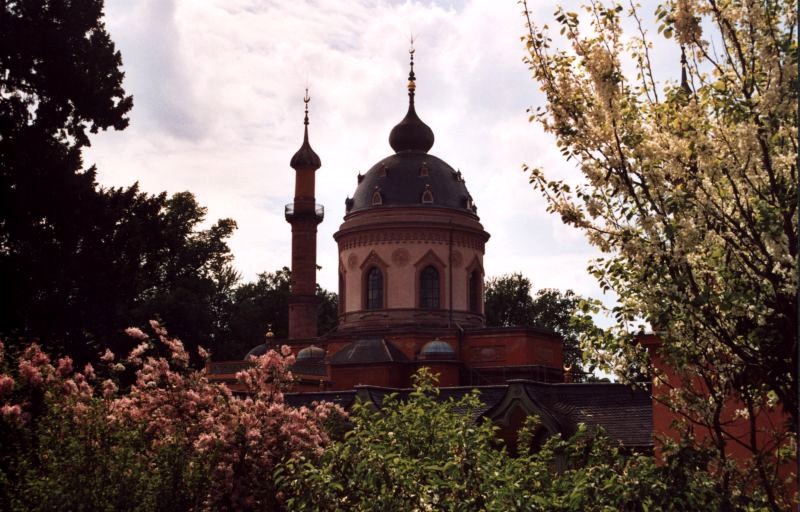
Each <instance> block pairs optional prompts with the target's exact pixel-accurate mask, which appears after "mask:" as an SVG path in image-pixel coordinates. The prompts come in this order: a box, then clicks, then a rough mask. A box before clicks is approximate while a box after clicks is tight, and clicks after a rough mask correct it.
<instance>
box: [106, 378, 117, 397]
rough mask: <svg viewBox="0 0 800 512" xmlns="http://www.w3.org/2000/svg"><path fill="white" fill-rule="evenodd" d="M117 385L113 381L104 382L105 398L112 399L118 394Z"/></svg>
mask: <svg viewBox="0 0 800 512" xmlns="http://www.w3.org/2000/svg"><path fill="white" fill-rule="evenodd" d="M117 389H118V388H117V384H116V383H115V382H114V381H113V380H111V379H106V380H104V381H103V398H105V399H110V398H112V397H113V396H114V395H115V394H116V393H117Z"/></svg>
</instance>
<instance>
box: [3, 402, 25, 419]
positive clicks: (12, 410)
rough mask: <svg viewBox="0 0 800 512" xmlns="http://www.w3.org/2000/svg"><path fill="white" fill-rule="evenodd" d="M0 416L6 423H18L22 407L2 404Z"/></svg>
mask: <svg viewBox="0 0 800 512" xmlns="http://www.w3.org/2000/svg"><path fill="white" fill-rule="evenodd" d="M0 414H2V415H3V418H5V419H6V421H9V422H13V423H19V422H20V420H21V419H22V407H20V406H19V404H14V405H9V404H3V407H0Z"/></svg>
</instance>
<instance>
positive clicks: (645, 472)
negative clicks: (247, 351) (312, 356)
mask: <svg viewBox="0 0 800 512" xmlns="http://www.w3.org/2000/svg"><path fill="white" fill-rule="evenodd" d="M437 394H438V390H437V388H436V386H435V379H433V378H432V377H431V375H430V373H428V372H426V371H425V370H422V371H421V372H420V373H418V374H417V376H416V384H415V388H414V390H413V392H412V393H410V395H409V396H408V397H407V398H406V399H401V397H399V396H397V395H395V396H389V397H387V398H386V399H385V400H384V402H383V405H382V407H381V409H380V410H378V411H376V410H373V409H372V408H370V407H369V406H367V405H365V404H359V405H357V406H355V407H354V410H353V411H352V413H351V415H350V421H351V422H352V426H353V428H352V430H350V431H349V432H348V433H347V434H346V435H345V437H344V439H343V440H342V441H335V442H333V443H332V444H331V445H329V446H328V447H327V449H326V450H325V452H324V453H323V455H322V456H321V458H319V459H305V458H303V457H300V458H297V459H292V460H290V461H288V463H287V464H285V465H284V466H283V467H282V468H280V469H279V470H278V472H277V474H278V481H279V484H280V485H281V487H282V490H283V492H284V493H285V494H286V496H287V504H288V507H289V508H290V509H291V510H359V511H383V510H409V511H413V510H497V511H501V510H503V511H505V510H525V511H593V510H598V511H599V510H622V511H644V510H676V511H677V510H715V509H718V508H719V498H718V494H717V490H716V484H715V482H714V481H713V480H712V479H711V478H710V475H709V473H708V472H707V471H706V465H707V463H708V460H709V458H708V457H707V454H706V453H704V452H702V451H696V450H694V449H692V448H691V447H689V446H686V445H680V446H678V445H676V446H673V447H670V448H669V450H668V451H667V454H666V457H665V458H666V464H664V465H657V464H656V463H655V461H654V459H653V457H652V456H650V455H648V454H631V453H626V451H625V450H623V449H622V448H620V447H619V445H618V444H616V443H615V442H613V441H612V440H610V439H608V438H607V437H606V436H605V435H604V434H603V433H602V432H598V431H593V430H590V429H587V428H586V427H584V426H581V427H580V428H579V429H578V430H577V432H575V434H574V435H573V436H571V437H570V438H569V439H562V438H561V437H560V436H558V435H555V436H551V437H550V438H549V439H548V440H547V441H546V442H545V443H544V445H543V446H542V447H541V449H538V448H539V447H538V446H537V445H535V444H534V443H533V440H534V439H535V438H537V437H539V436H538V433H539V432H540V431H541V429H542V428H544V427H543V426H542V425H541V424H540V423H539V422H538V420H536V419H535V418H532V419H530V420H529V421H528V424H527V425H526V426H525V428H524V429H523V431H522V433H521V434H520V437H519V445H520V447H522V448H521V449H520V452H521V453H520V454H519V455H518V456H516V457H512V456H511V455H509V453H508V451H507V450H506V449H505V448H504V447H503V446H502V442H501V441H499V440H498V437H497V435H496V429H495V427H493V426H492V425H491V424H490V423H489V422H488V421H481V418H476V417H475V415H474V413H475V412H476V411H479V410H480V406H481V404H480V396H479V394H478V393H477V392H475V393H472V394H469V395H466V396H465V397H463V398H462V399H460V400H457V401H456V400H452V399H450V400H447V401H440V400H438V399H437ZM473 420H474V421H473ZM525 447H535V448H537V450H528V449H526V448H525ZM758 500H759V498H758V497H754V496H750V497H747V498H746V499H745V498H743V499H742V501H741V502H739V503H738V504H737V508H736V509H737V510H756V509H758V506H759V504H760V502H759V501H758Z"/></svg>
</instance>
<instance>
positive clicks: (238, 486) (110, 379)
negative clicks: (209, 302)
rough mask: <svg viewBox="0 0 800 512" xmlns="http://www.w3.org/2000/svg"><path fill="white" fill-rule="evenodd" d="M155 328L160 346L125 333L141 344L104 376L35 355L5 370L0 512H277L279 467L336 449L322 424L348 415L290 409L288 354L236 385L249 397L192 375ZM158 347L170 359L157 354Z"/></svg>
mask: <svg viewBox="0 0 800 512" xmlns="http://www.w3.org/2000/svg"><path fill="white" fill-rule="evenodd" d="M152 328H153V330H154V331H155V334H156V337H157V345H156V344H155V343H153V342H152V341H151V340H150V338H149V337H148V336H147V335H146V334H144V333H143V332H142V331H140V330H139V329H136V328H132V329H128V334H129V335H131V336H133V337H134V338H136V339H138V340H139V342H140V344H139V345H138V346H137V347H136V348H134V349H133V350H132V351H131V352H130V354H128V356H127V357H126V358H124V359H117V358H116V357H115V356H114V354H113V353H111V352H110V351H106V353H105V354H104V355H103V356H102V360H103V362H104V363H105V364H106V365H107V367H105V368H103V370H102V371H97V372H96V371H95V369H94V368H93V367H92V366H91V365H87V366H86V367H85V368H84V369H83V370H82V371H76V370H75V369H74V368H72V361H71V359H70V358H68V357H65V358H62V359H60V360H59V361H58V363H57V364H53V363H51V361H50V358H49V356H47V355H46V354H45V353H44V352H42V351H41V350H40V349H39V347H38V346H36V345H31V346H30V347H28V348H27V349H26V350H25V351H24V352H23V353H22V354H21V355H20V356H19V357H18V358H17V360H16V361H14V360H13V358H12V359H0V404H2V406H0V414H2V419H0V436H2V439H3V440H4V442H3V444H2V448H0V508H2V509H4V510H14V509H18V510H33V509H50V510H55V509H59V510H81V509H87V508H91V509H92V510H101V509H108V510H134V509H135V510H151V509H160V510H163V509H170V510H189V509H191V510H201V509H202V510H205V509H209V510H211V509H213V510H248V509H264V508H274V507H277V506H278V501H277V498H276V493H275V488H274V485H273V480H272V478H271V475H272V472H273V470H274V468H275V466H276V465H277V463H278V462H280V461H281V460H283V459H287V458H293V457H298V456H300V455H303V456H304V457H306V458H311V459H313V458H314V457H316V456H318V455H319V454H320V453H321V451H322V449H323V447H324V446H325V445H326V444H327V442H328V436H327V434H326V431H325V429H324V428H323V423H324V422H325V421H326V419H327V418H328V417H329V415H331V414H332V413H337V414H338V413H341V410H339V409H337V408H335V407H333V406H331V405H329V404H320V405H317V406H316V407H315V408H314V409H308V408H305V407H301V408H293V407H290V406H288V405H286V404H285V403H284V400H283V392H284V390H285V388H286V386H287V385H288V383H289V382H290V381H291V374H290V372H289V371H288V367H289V365H291V364H292V363H293V357H292V356H291V355H289V350H288V348H287V347H284V349H283V350H282V352H281V353H280V354H279V353H277V352H274V351H270V352H269V353H268V354H266V355H264V356H262V357H260V358H257V359H254V360H253V363H254V364H253V366H252V367H251V368H249V369H248V370H246V371H243V372H240V373H239V374H238V375H237V378H238V379H239V381H240V383H242V384H243V385H244V386H245V387H246V389H247V391H248V393H249V394H248V396H246V397H240V396H234V395H233V394H231V392H230V391H229V390H228V388H226V387H225V386H224V385H219V384H212V383H210V382H208V380H207V379H206V377H205V375H204V373H203V372H198V371H193V370H189V369H188V368H187V365H188V360H189V355H188V353H187V352H186V351H185V350H184V348H183V344H182V343H181V342H180V340H177V339H174V338H170V337H169V336H168V335H167V333H166V331H165V330H164V329H163V328H162V327H161V326H159V325H158V324H157V323H155V322H153V323H152ZM0 346H1V345H0ZM158 348H163V349H165V351H166V352H167V353H168V356H167V357H156V356H154V355H151V353H152V352H153V351H154V350H155V349H158ZM200 352H201V353H200V356H201V357H207V356H208V354H207V353H205V351H204V350H202V349H201V350H200ZM128 371H134V372H135V382H134V383H133V384H132V385H131V386H130V388H129V389H125V390H123V391H120V389H119V382H120V379H119V378H118V377H119V375H120V374H122V373H124V372H128ZM101 374H102V375H101ZM6 440H8V441H6Z"/></svg>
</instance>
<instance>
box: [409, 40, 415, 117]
mask: <svg viewBox="0 0 800 512" xmlns="http://www.w3.org/2000/svg"><path fill="white" fill-rule="evenodd" d="M410 43H411V46H410V47H409V48H408V56H409V57H410V59H411V70H410V71H409V72H408V97H409V101H410V102H411V103H414V91H415V90H416V89H417V85H416V83H415V81H416V79H417V78H416V77H415V76H414V52H415V51H416V50H414V34H413V33H412V34H411V38H410Z"/></svg>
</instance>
